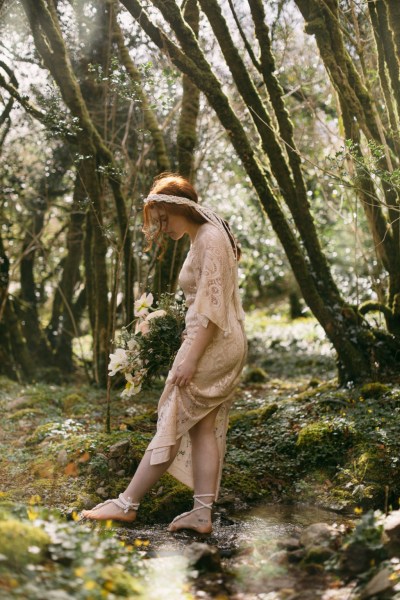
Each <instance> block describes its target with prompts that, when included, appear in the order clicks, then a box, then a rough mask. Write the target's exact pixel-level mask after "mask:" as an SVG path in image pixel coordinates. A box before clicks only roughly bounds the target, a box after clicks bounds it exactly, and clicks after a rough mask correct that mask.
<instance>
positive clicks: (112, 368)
mask: <svg viewBox="0 0 400 600" xmlns="http://www.w3.org/2000/svg"><path fill="white" fill-rule="evenodd" d="M128 365H129V358H128V355H127V353H126V350H124V349H123V348H117V349H116V351H115V352H114V354H110V362H109V365H108V370H109V375H110V377H112V376H113V375H115V374H116V373H118V371H122V370H124V369H126V368H127V367H128Z"/></svg>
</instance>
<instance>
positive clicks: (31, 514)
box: [27, 508, 39, 521]
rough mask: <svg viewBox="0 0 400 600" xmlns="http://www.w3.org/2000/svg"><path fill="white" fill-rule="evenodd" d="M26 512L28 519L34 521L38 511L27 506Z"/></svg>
mask: <svg viewBox="0 0 400 600" xmlns="http://www.w3.org/2000/svg"><path fill="white" fill-rule="evenodd" d="M27 513H28V519H29V520H30V521H34V520H35V519H36V518H37V517H38V516H39V513H38V511H37V510H34V509H33V508H28V510H27Z"/></svg>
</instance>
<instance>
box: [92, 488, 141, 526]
mask: <svg viewBox="0 0 400 600" xmlns="http://www.w3.org/2000/svg"><path fill="white" fill-rule="evenodd" d="M111 503H112V504H115V506H118V508H121V509H122V510H123V512H124V514H126V515H127V514H128V512H129V511H130V510H134V511H137V510H138V508H139V506H140V503H139V502H129V501H128V500H126V499H125V498H124V497H123V495H122V494H120V495H119V496H118V498H110V499H109V500H105V502H100V504H96V506H94V507H93V508H91V509H90V511H92V510H97V509H98V508H102V507H103V506H107V504H111ZM90 511H87V512H90ZM85 512H86V511H85ZM81 518H82V519H88V520H93V521H102V520H104V521H106V520H107V519H91V517H86V516H85V515H83V514H82V513H81ZM112 520H113V521H124V522H127V523H129V522H130V521H129V520H128V519H121V518H114V519H112Z"/></svg>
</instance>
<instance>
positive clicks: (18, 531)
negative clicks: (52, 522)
mask: <svg viewBox="0 0 400 600" xmlns="http://www.w3.org/2000/svg"><path fill="white" fill-rule="evenodd" d="M49 544H50V538H49V536H48V535H47V533H45V532H44V531H43V530H42V529H40V528H39V527H35V526H33V525H29V524H27V523H20V522H19V521H17V520H16V519H10V520H8V521H1V522H0V554H3V555H4V556H5V557H6V561H7V563H8V564H9V565H11V566H13V567H16V568H21V567H24V566H26V565H27V564H29V563H40V562H42V561H43V559H44V557H45V553H46V550H47V547H48V545H49Z"/></svg>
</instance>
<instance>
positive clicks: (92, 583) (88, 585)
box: [83, 579, 97, 590]
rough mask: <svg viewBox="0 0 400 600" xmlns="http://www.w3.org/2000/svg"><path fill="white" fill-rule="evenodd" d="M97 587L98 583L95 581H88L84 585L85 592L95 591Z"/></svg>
mask: <svg viewBox="0 0 400 600" xmlns="http://www.w3.org/2000/svg"><path fill="white" fill-rule="evenodd" d="M96 586H97V583H96V582H95V581H93V579H88V580H87V581H85V583H84V584H83V587H84V588H85V590H94V588H95V587H96Z"/></svg>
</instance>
